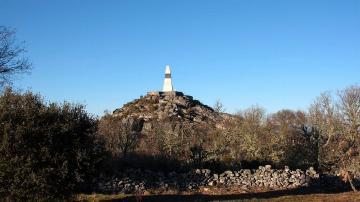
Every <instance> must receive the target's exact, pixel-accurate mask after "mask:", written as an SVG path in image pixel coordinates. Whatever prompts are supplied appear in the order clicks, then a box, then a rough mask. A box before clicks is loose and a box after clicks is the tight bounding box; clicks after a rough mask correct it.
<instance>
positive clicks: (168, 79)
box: [163, 65, 174, 92]
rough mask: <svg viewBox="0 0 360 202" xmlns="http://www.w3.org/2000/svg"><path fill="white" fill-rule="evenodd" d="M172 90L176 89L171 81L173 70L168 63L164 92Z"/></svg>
mask: <svg viewBox="0 0 360 202" xmlns="http://www.w3.org/2000/svg"><path fill="white" fill-rule="evenodd" d="M172 91H174V89H173V85H172V81H171V70H170V66H169V65H166V68H165V79H164V86H163V92H172Z"/></svg>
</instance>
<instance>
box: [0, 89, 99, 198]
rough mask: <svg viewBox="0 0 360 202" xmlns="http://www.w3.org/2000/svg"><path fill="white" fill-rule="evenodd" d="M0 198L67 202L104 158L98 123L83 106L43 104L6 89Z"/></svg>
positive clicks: (1, 107) (1, 109)
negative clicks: (96, 133) (98, 134)
mask: <svg viewBox="0 0 360 202" xmlns="http://www.w3.org/2000/svg"><path fill="white" fill-rule="evenodd" d="M0 123H1V124H0V197H1V198H9V199H10V200H21V201H23V200H29V199H31V200H53V199H65V198H68V197H70V196H71V194H72V193H74V192H75V191H77V190H79V189H80V185H81V183H82V182H88V181H90V179H91V177H92V176H93V175H94V174H95V173H96V171H97V170H98V168H97V167H98V166H99V165H100V162H101V160H102V155H103V152H102V151H103V150H102V146H101V145H102V144H98V143H97V141H96V137H95V132H96V130H97V121H96V119H94V118H92V117H91V116H89V115H88V114H87V113H86V112H85V111H84V107H83V106H81V105H71V104H69V103H64V104H61V105H59V104H55V103H50V104H46V103H44V101H43V99H42V98H41V97H40V96H39V95H34V94H32V93H31V92H27V93H24V94H21V93H18V92H14V91H12V90H11V89H5V90H4V92H3V94H2V95H1V97H0Z"/></svg>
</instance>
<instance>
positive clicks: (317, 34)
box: [0, 0, 360, 115]
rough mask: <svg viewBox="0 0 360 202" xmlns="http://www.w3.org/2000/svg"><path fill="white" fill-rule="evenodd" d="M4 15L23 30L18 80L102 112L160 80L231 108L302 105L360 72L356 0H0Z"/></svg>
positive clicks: (0, 21) (359, 5) (2, 20)
mask: <svg viewBox="0 0 360 202" xmlns="http://www.w3.org/2000/svg"><path fill="white" fill-rule="evenodd" d="M0 5H1V6H0V14H1V17H0V25H5V26H10V27H13V28H15V29H16V30H17V38H18V40H19V41H26V47H27V50H28V53H27V55H28V57H29V58H30V60H31V61H32V63H33V65H34V69H33V71H32V74H30V75H25V76H22V77H21V78H20V79H19V80H16V82H15V86H16V87H17V88H20V89H23V90H27V89H30V90H33V91H35V92H39V93H40V94H42V95H43V96H44V97H45V98H46V100H51V101H59V102H61V101H64V100H67V101H71V102H76V103H83V104H85V105H86V106H87V109H88V111H89V112H91V113H93V114H97V115H101V114H102V113H103V111H104V110H106V109H107V110H110V111H112V110H114V109H116V108H118V107H121V106H122V105H123V104H124V103H126V102H129V101H131V100H132V99H135V98H138V97H139V96H140V95H144V94H146V92H148V91H152V90H161V88H162V82H163V76H164V75H163V74H164V69H165V65H166V64H170V65H171V67H172V72H173V83H174V86H175V88H176V90H179V91H183V92H184V93H186V94H189V95H192V96H194V97H195V98H196V99H199V100H200V101H202V102H203V103H205V104H207V105H210V106H211V105H213V104H214V103H215V101H216V100H217V99H220V100H221V101H222V102H223V104H224V105H225V107H226V109H227V112H230V113H233V112H236V111H237V110H241V109H244V108H247V107H249V106H251V105H255V104H257V105H260V106H263V107H264V108H266V109H267V111H268V112H275V111H277V110H279V109H284V108H287V109H294V110H297V109H307V107H308V106H309V105H310V103H311V102H312V101H313V100H314V99H315V97H316V96H318V95H319V94H320V93H321V92H323V91H336V89H342V88H345V87H346V86H349V85H351V84H359V83H360V1H359V0H346V1H344V0H337V1H335V0H301V1H300V0H298V1H288V0H272V1H267V0H218V1H215V0H206V1H200V0H199V1H193V0H177V1H171V0H164V1H160V0H151V1H145V0H142V1H137V0H129V1H125V0H119V1H115V0H114V1H110V0H107V1H100V0H99V1H80V0H61V1H60V0H54V1H46V0H43V1H40V0H33V1H30V0H29V1H21V0H0Z"/></svg>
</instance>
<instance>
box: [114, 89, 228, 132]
mask: <svg viewBox="0 0 360 202" xmlns="http://www.w3.org/2000/svg"><path fill="white" fill-rule="evenodd" d="M113 115H114V116H120V117H121V118H123V119H124V120H128V119H131V120H134V119H135V120H143V122H144V129H145V130H146V129H148V128H151V126H149V125H147V124H149V123H151V122H152V121H156V122H166V121H171V122H173V123H176V122H182V123H189V124H199V125H205V126H207V127H214V128H221V127H222V123H223V121H224V120H226V119H227V118H230V117H231V115H229V114H225V113H218V112H215V111H214V110H213V109H212V108H211V107H209V106H207V105H204V104H202V103H201V102H200V101H198V100H195V99H193V97H192V96H188V95H184V94H183V93H181V92H150V93H148V94H147V95H146V96H141V97H140V98H139V99H135V100H134V101H132V102H129V103H127V104H125V105H124V106H123V107H122V108H120V109H116V110H115V111H114V112H113Z"/></svg>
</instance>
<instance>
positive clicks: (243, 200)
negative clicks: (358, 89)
mask: <svg viewBox="0 0 360 202" xmlns="http://www.w3.org/2000/svg"><path fill="white" fill-rule="evenodd" d="M77 201H119V202H122V201H124V202H125V201H129V202H130V201H136V202H149V201H153V202H202V201H207V202H281V201H289V202H303V201H306V202H308V201H309V202H311V201H313V202H328V201H331V202H343V201H344V202H347V201H349V202H351V201H359V202H360V192H345V193H335V194H334V193H332V194H331V193H327V194H294V193H289V195H286V193H281V194H279V193H277V192H274V194H272V192H267V193H252V194H230V195H147V196H134V195H79V196H78V197H77Z"/></svg>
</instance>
